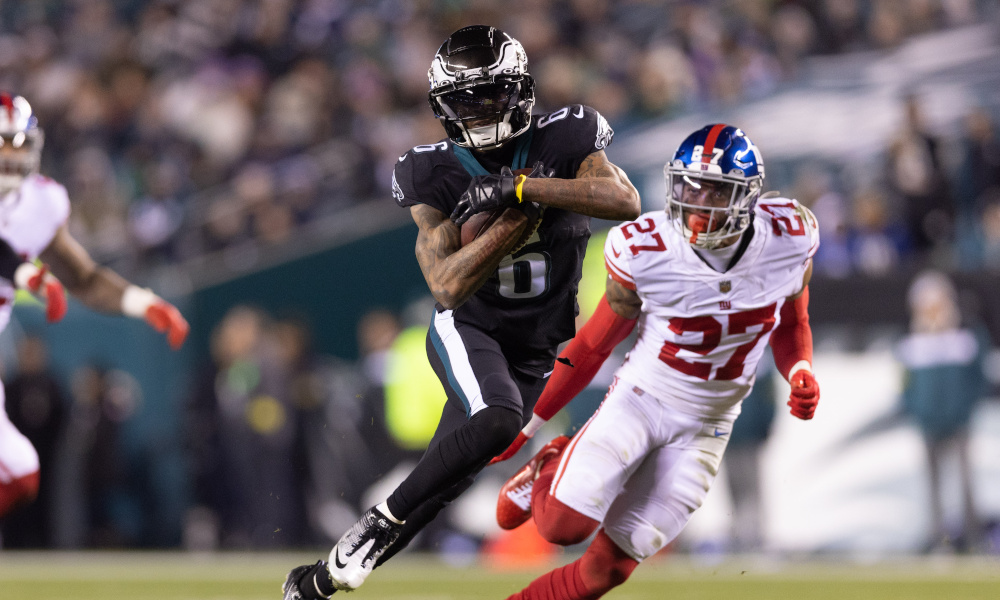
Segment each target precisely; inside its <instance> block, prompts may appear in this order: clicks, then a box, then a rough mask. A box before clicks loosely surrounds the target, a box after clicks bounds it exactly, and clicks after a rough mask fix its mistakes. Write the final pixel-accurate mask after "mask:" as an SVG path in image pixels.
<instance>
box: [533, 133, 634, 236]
mask: <svg viewBox="0 0 1000 600" xmlns="http://www.w3.org/2000/svg"><path fill="white" fill-rule="evenodd" d="M521 194H522V198H523V199H524V200H526V201H532V202H537V203H539V204H543V205H546V206H551V207H553V208H563V209H566V210H569V211H573V212H575V213H580V214H583V215H587V216H590V217H597V218H599V219H609V220H613V221H630V220H632V219H635V218H636V217H638V216H639V211H640V202H639V192H638V191H637V190H636V189H635V186H633V185H632V182H631V181H629V180H628V176H627V175H625V171H622V170H621V169H620V168H618V167H617V166H615V165H614V164H612V163H611V162H610V161H609V160H608V157H607V155H606V154H604V150H599V151H597V152H594V153H593V154H591V155H589V156H587V158H585V159H584V161H583V164H581V165H580V168H579V170H577V172H576V179H543V178H531V179H528V180H526V181H525V182H524V185H523V187H522V191H521Z"/></svg>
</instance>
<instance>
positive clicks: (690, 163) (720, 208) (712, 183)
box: [663, 123, 764, 249]
mask: <svg viewBox="0 0 1000 600" xmlns="http://www.w3.org/2000/svg"><path fill="white" fill-rule="evenodd" d="M663 173H664V176H665V177H666V180H667V207H666V210H667V215H668V216H669V217H670V220H671V222H672V223H673V225H674V226H675V227H676V228H677V229H678V230H679V231H680V232H681V234H682V235H683V236H684V237H685V238H686V239H688V240H689V241H690V242H691V244H692V245H694V246H696V247H699V248H705V249H712V248H719V247H722V246H726V245H728V244H730V243H732V242H733V241H734V240H736V239H737V238H738V237H739V235H740V234H741V233H743V232H744V231H745V230H746V229H747V228H748V227H750V223H751V222H752V218H753V209H754V206H755V205H756V203H757V198H758V197H760V193H761V190H762V189H763V185H764V161H763V159H762V158H761V156H760V151H759V150H758V149H757V146H755V145H754V143H753V142H752V141H750V138H748V137H747V136H746V134H745V133H743V131H741V130H740V129H737V128H736V127H733V126H731V125H726V124H724V123H716V124H714V125H706V126H705V127H703V128H702V129H700V130H698V131H696V132H694V133H692V134H691V135H689V136H688V137H687V138H686V139H685V140H684V141H683V142H681V144H680V146H678V148H677V151H676V152H675V153H674V157H673V159H671V161H670V162H668V163H667V164H666V166H665V167H664V168H663ZM702 188H709V189H711V190H713V191H714V192H715V193H716V194H720V195H722V194H724V195H726V196H728V199H723V201H721V202H719V203H718V204H714V203H713V204H710V205H706V204H703V203H700V204H695V203H692V202H690V201H686V198H688V197H690V196H691V195H692V194H690V193H688V194H687V195H685V192H686V190H687V191H690V190H702Z"/></svg>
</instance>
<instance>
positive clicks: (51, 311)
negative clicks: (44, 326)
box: [14, 262, 67, 323]
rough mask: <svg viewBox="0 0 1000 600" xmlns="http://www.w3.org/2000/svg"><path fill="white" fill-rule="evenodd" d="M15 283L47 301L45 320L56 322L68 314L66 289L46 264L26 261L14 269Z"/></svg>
mask: <svg viewBox="0 0 1000 600" xmlns="http://www.w3.org/2000/svg"><path fill="white" fill-rule="evenodd" d="M14 284H15V285H16V286H17V287H18V288H20V289H22V290H28V291H29V292H31V293H32V295H34V296H35V297H36V298H38V299H39V300H41V301H42V302H44V303H45V320H47V321H48V322H49V323H55V322H57V321H60V320H62V318H63V317H64V316H66V308H67V304H66V290H65V289H63V284H62V283H60V281H59V280H58V279H56V278H55V276H54V275H52V274H51V273H49V268H48V267H47V266H45V265H42V266H41V267H38V266H36V265H35V264H34V263H30V262H26V263H24V264H22V265H21V266H19V267H18V268H17V270H16V271H14Z"/></svg>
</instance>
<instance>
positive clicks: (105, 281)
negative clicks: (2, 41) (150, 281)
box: [0, 92, 188, 517]
mask: <svg viewBox="0 0 1000 600" xmlns="http://www.w3.org/2000/svg"><path fill="white" fill-rule="evenodd" d="M43 141H44V137H43V133H42V130H41V129H40V128H39V127H38V122H37V119H36V118H35V116H34V115H33V114H32V112H31V106H30V105H29V104H28V102H27V100H25V99H24V98H23V97H21V96H11V95H10V94H7V93H4V92H0V330H3V328H4V327H6V326H7V323H8V321H10V312H11V307H12V305H13V304H14V293H15V290H16V289H18V288H20V289H27V290H29V291H31V292H32V293H34V294H36V295H38V296H39V297H40V298H41V299H42V300H43V301H44V302H45V303H46V313H47V315H46V316H47V318H48V320H49V321H50V322H54V321H58V320H59V319H61V318H62V316H63V314H65V311H66V300H65V296H64V294H63V287H62V285H63V284H64V285H65V286H66V289H68V290H69V291H70V293H72V294H73V295H74V296H75V297H76V298H77V299H78V300H80V302H82V303H83V304H84V305H86V306H87V307H89V308H91V309H94V310H97V311H101V312H106V313H113V314H124V315H127V316H130V317H135V318H139V319H145V320H146V321H147V322H148V323H149V324H150V325H151V326H152V327H153V328H154V329H156V330H157V331H160V332H163V333H165V334H166V336H167V341H168V342H169V344H170V346H171V347H173V348H174V349H177V348H179V347H180V346H181V344H182V343H183V342H184V338H185V337H186V336H187V333H188V324H187V321H185V320H184V317H183V316H181V313H180V312H179V311H178V310H177V308H175V307H174V306H172V305H171V304H169V303H167V302H166V301H164V300H163V299H162V298H160V297H159V296H157V295H156V294H154V293H153V292H152V291H150V290H148V289H144V288H140V287H138V286H135V285H132V284H130V283H129V282H128V281H126V280H125V279H123V278H122V277H120V276H119V275H117V274H116V273H114V272H113V271H111V270H110V269H107V268H104V267H101V266H99V265H97V264H96V263H95V262H94V260H93V259H92V258H91V257H90V255H89V254H88V253H87V251H86V250H84V249H83V247H82V246H80V244H79V243H78V242H77V241H76V240H75V239H73V237H72V236H71V235H70V234H69V231H68V230H67V227H66V222H67V219H68V218H69V211H70V204H69V197H68V196H67V194H66V188H64V187H63V186H62V185H60V184H58V183H56V182H55V181H53V180H51V179H49V178H47V177H44V176H42V175H39V174H38V166H39V163H40V159H41V152H42V143H43ZM36 258H40V259H41V260H42V261H44V264H45V266H43V267H38V266H36V264H35V263H34V261H35V259H36ZM48 271H51V274H50V273H49V272H48ZM53 275H54V276H53ZM60 282H61V283H60ZM38 468H39V465H38V454H37V453H36V452H35V449H34V448H33V447H32V446H31V443H30V442H29V441H28V439H27V438H26V437H24V436H23V435H22V434H21V432H19V431H18V430H17V429H16V428H15V427H14V425H13V424H12V423H11V422H10V420H9V419H8V418H7V412H6V410H5V409H4V397H3V391H2V388H0V517H3V516H4V515H5V514H7V513H8V512H10V510H12V509H13V508H15V507H17V506H19V505H21V504H23V503H26V502H30V501H31V500H32V499H33V498H34V497H35V495H36V494H37V491H38Z"/></svg>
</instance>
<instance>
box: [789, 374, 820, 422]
mask: <svg viewBox="0 0 1000 600" xmlns="http://www.w3.org/2000/svg"><path fill="white" fill-rule="evenodd" d="M788 382H789V383H790V384H791V385H792V394H791V396H790V397H789V399H788V406H790V407H791V408H792V415H794V416H796V417H798V418H800V419H802V420H803V421H808V420H809V419H811V418H813V414H814V413H815V412H816V405H817V404H819V384H818V383H816V378H815V377H813V374H812V373H810V372H809V371H807V370H805V369H799V370H798V371H796V372H795V373H793V374H792V376H791V377H790V378H789V381H788Z"/></svg>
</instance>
